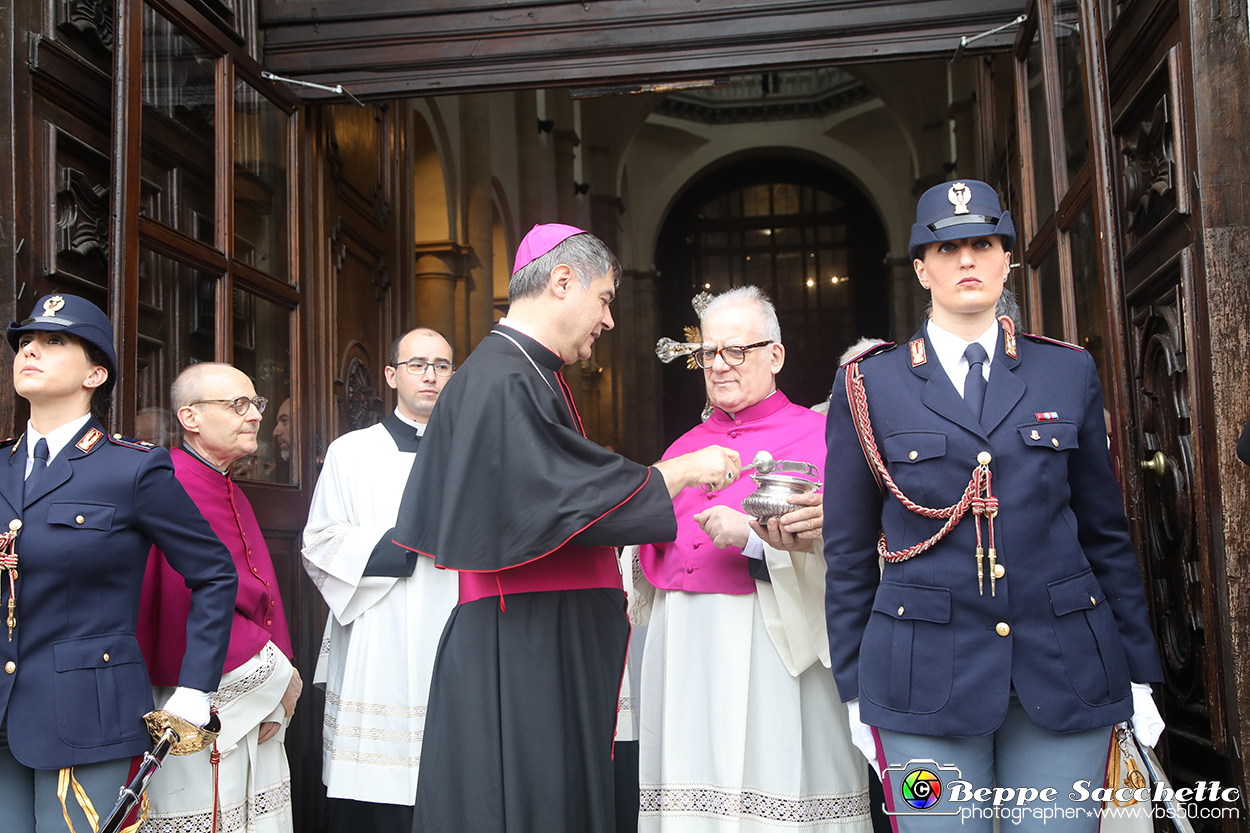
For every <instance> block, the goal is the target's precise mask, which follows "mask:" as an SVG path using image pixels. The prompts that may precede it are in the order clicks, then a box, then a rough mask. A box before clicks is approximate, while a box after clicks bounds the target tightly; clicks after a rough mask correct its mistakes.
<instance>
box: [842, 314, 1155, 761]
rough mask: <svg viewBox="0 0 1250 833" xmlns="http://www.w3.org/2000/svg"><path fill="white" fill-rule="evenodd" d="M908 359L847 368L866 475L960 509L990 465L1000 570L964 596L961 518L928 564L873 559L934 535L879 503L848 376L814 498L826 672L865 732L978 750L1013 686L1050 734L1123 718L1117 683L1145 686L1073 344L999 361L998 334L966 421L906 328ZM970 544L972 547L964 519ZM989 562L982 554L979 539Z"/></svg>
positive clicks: (1093, 391) (1130, 592)
mask: <svg viewBox="0 0 1250 833" xmlns="http://www.w3.org/2000/svg"><path fill="white" fill-rule="evenodd" d="M915 339H918V340H921V342H922V343H923V355H924V357H925V360H924V361H923V362H917V363H915V364H914V365H913V354H914V353H918V352H920V351H919V350H916V351H913V350H911V349H908V347H906V346H905V347H903V348H901V349H886V350H883V351H881V352H878V353H876V354H873V355H870V356H868V357H867V358H865V359H863V360H862V363H861V365H860V367H861V370H862V372H863V377H864V380H865V388H866V391H867V399H868V405H869V409H870V414H871V421H872V428H873V434H874V437H875V439H876V443H877V446H878V448H879V449H880V451H881V455H882V459H883V460H884V461H885V464H886V467H887V469H888V470H889V472H890V474H891V475H892V476H893V478H894V480H895V482H896V483H897V485H898V486H899V488H900V489H901V491H902V492H903V494H905V495H907V496H908V497H909V498H910V499H911V500H912V501H914V502H915V503H917V504H919V505H921V506H925V507H930V508H945V507H947V506H950V505H952V504H954V503H956V502H958V501H959V499H960V497H961V496H962V495H963V493H964V490H965V488H966V487H967V485H968V481H969V479H970V478H971V476H972V472H973V469H974V468H975V467H976V465H977V456H978V455H979V454H980V453H981V452H986V451H988V452H989V453H990V454H991V456H992V461H991V463H990V470H991V473H992V482H993V494H994V496H995V497H997V498H998V500H999V514H998V517H997V519H996V521H995V534H996V544H997V556H998V564H999V565H1001V566H1002V568H1003V575H1002V577H1001V578H998V579H997V580H996V582H995V592H994V593H993V594H991V588H990V579H989V575H988V573H989V565H988V559H987V561H986V577H985V581H984V594H982V593H980V592H979V591H978V583H977V565H976V557H975V550H976V532H975V521H974V519H973V515H972V513H971V512H969V513H968V514H967V515H966V516H965V518H964V519H963V520H962V521H961V522H960V523H959V524H958V525H957V526H956V527H955V528H954V530H952V531H951V533H950V534H949V535H948V536H947V537H946V538H944V539H943V540H942V541H940V542H939V543H937V544H936V545H935V546H934V547H933V548H932V549H930V550H929V551H927V552H924V553H922V554H920V555H918V556H915V557H914V558H912V559H910V560H908V561H904V562H900V563H888V564H886V565H885V568H884V573H883V574H880V575H879V573H878V559H877V551H876V545H877V537H878V531H879V530H880V529H882V528H884V530H885V533H886V538H887V545H888V548H889V550H890V551H891V552H894V551H898V550H902V549H904V548H907V547H910V546H912V545H914V544H917V543H919V542H922V541H924V540H926V539H927V538H928V537H929V536H931V535H932V534H933V533H934V532H936V531H937V530H938V529H939V528H941V526H942V524H943V523H944V522H943V521H941V520H930V519H927V518H924V517H922V516H920V515H918V514H915V513H913V512H912V511H911V510H909V509H908V508H906V507H905V506H903V505H902V504H901V503H900V502H899V500H898V499H897V498H895V497H894V495H893V494H891V493H890V492H889V491H888V490H887V491H886V492H885V493H884V494H883V493H882V491H881V490H880V489H879V488H878V486H877V482H876V480H875V479H874V476H873V474H872V472H871V471H870V469H869V466H868V463H867V461H866V459H865V453H864V451H863V450H862V448H861V446H860V441H859V439H858V437H857V435H856V432H855V426H854V424H853V422H852V420H851V416H850V409H849V406H848V403H847V390H846V368H845V367H844V368H842V369H841V370H839V371H838V374H837V379H836V381H835V383H834V388H833V397H832V401H831V405H830V408H829V419H828V428H827V431H828V445H829V456H828V460H827V462H826V468H825V473H826V486H825V504H824V507H825V526H824V534H825V558H826V560H827V562H828V573H827V594H826V613H827V623H828V628H829V646H830V653H831V655H832V659H833V672H834V675H835V677H836V679H837V683H838V690H839V691H840V692H841V694H842V697H843V699H844V700H850V699H852V698H855V697H858V698H859V702H860V717H861V719H862V720H863V722H864V723H866V724H868V725H870V726H878V727H882V728H886V729H891V730H894V731H898V732H907V733H911V734H918V735H938V736H945V737H979V736H982V735H986V734H989V733H991V732H993V731H994V730H995V729H997V728H998V726H999V725H1000V724H1001V723H1002V720H1003V717H1004V715H1005V714H1006V711H1007V702H1008V697H1009V694H1010V692H1011V688H1012V685H1013V684H1014V686H1015V688H1016V691H1017V693H1018V695H1019V698H1020V702H1021V703H1022V704H1023V706H1024V708H1025V710H1026V711H1027V712H1028V714H1029V716H1030V717H1031V718H1032V719H1033V722H1034V723H1035V724H1036V725H1037V726H1039V727H1041V728H1042V729H1046V730H1048V731H1051V732H1075V731H1080V730H1084V729H1092V728H1096V727H1100V726H1109V725H1111V724H1113V723H1117V722H1119V721H1124V720H1128V719H1129V717H1130V716H1131V715H1132V698H1131V697H1130V690H1129V683H1130V681H1134V682H1143V683H1146V682H1154V681H1158V680H1161V679H1162V668H1161V666H1160V664H1159V659H1158V654H1157V650H1156V647H1155V641H1154V637H1153V635H1152V634H1151V630H1150V625H1149V621H1148V617H1147V609H1146V600H1145V595H1144V592H1143V588H1142V579H1141V574H1140V571H1139V568H1138V564H1137V556H1136V553H1135V552H1134V549H1133V545H1132V542H1131V540H1130V537H1129V530H1128V522H1127V520H1126V518H1125V515H1124V509H1123V499H1122V497H1121V493H1120V489H1119V486H1118V484H1117V483H1116V480H1115V477H1114V475H1113V474H1112V468H1111V457H1110V454H1109V452H1108V450H1107V434H1106V428H1105V423H1104V420H1103V398H1102V388H1101V386H1100V384H1099V381H1098V375H1097V373H1096V371H1095V368H1094V362H1093V359H1092V358H1091V357H1090V356H1089V354H1088V353H1086V352H1085V351H1084V350H1081V349H1079V348H1075V347H1070V346H1067V345H1061V344H1058V343H1053V342H1048V341H1046V340H1045V339H1039V338H1034V337H1031V336H1024V337H1021V338H1019V339H1018V340H1017V342H1016V343H1017V347H1016V350H1017V357H1016V358H1013V357H1011V356H1010V355H1008V354H1007V352H1006V349H1005V348H1006V338H1005V336H1004V334H1003V333H1002V332H1000V333H999V339H998V347H997V351H996V355H995V357H994V361H993V362H992V363H991V365H990V367H991V372H990V378H989V383H988V386H987V389H986V395H985V404H984V410H983V413H982V419H981V420H980V421H978V420H977V419H976V418H975V417H974V416H973V415H972V411H971V410H970V409H969V407H968V405H967V404H966V403H965V402H964V400H963V398H962V396H961V395H960V394H959V392H957V391H956V390H955V387H954V385H953V384H951V380H950V377H949V376H948V375H947V373H946V371H945V370H944V369H943V368H942V365H941V363H940V362H939V361H938V358H937V353H936V352H935V351H934V349H933V345H932V344H931V343H929V341H928V339H927V338H926V337H925V334H924V329H923V328H922V329H921V332H919V333H917V334H916V336H915ZM982 529H983V534H984V533H986V532H988V529H987V527H985V522H984V520H983V521H982ZM986 547H987V548H988V542H986Z"/></svg>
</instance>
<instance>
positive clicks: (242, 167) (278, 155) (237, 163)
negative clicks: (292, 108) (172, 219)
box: [234, 81, 291, 281]
mask: <svg viewBox="0 0 1250 833" xmlns="http://www.w3.org/2000/svg"><path fill="white" fill-rule="evenodd" d="M290 123H291V119H290V117H289V116H287V114H286V113H285V112H283V111H282V110H281V109H280V108H278V107H277V106H276V105H275V104H274V103H273V102H271V101H270V100H269V99H267V98H265V97H264V96H263V95H261V94H260V93H259V92H257V91H256V89H255V88H253V87H252V86H250V85H249V84H247V83H246V82H245V81H238V82H236V83H235V86H234V257H235V259H236V260H240V261H242V262H244V263H246V264H247V265H249V266H252V267H254V268H256V269H259V270H260V271H261V272H264V273H265V274H267V275H272V276H273V277H275V278H278V279H280V280H287V281H289V280H290V277H291V276H290V274H289V272H290V269H289V266H288V258H287V245H288V240H289V236H288V227H289V220H288V218H289V212H288V210H287V131H288V130H289V125H290Z"/></svg>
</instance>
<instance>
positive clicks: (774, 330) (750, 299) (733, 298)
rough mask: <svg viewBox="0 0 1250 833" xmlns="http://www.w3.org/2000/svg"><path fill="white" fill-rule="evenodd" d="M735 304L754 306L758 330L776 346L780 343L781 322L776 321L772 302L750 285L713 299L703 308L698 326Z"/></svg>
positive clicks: (761, 291) (759, 290)
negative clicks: (757, 319)
mask: <svg viewBox="0 0 1250 833" xmlns="http://www.w3.org/2000/svg"><path fill="white" fill-rule="evenodd" d="M737 304H754V305H755V307H756V309H757V310H759V314H760V330H761V331H762V334H763V335H764V337H765V338H769V339H772V340H773V341H774V342H776V343H777V344H780V343H781V322H779V321H778V320H777V308H776V307H774V306H773V302H772V301H770V300H768V296H767V295H765V294H764V290H762V289H760V288H759V287H758V286H752V285H751V284H746V285H745V286H739V287H736V288H734V289H731V290H729V291H728V292H722V293H721V294H719V295H717V296H716V297H715V298H713V299H712V302H711V303H710V304H708V305H707V307H706V308H704V310H703V314H702V315H700V316H699V326H700V327H702V326H703V322H704V321H706V320H707V317H708V316H709V315H711V314H712V313H713V312H715V311H716V310H718V309H720V308H721V307H729V306H735V305H737Z"/></svg>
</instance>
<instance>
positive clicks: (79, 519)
mask: <svg viewBox="0 0 1250 833" xmlns="http://www.w3.org/2000/svg"><path fill="white" fill-rule="evenodd" d="M86 520H87V519H86V518H84V517H83V516H82V515H79V516H78V517H77V518H74V523H76V524H82V523H83V522H84V521H86Z"/></svg>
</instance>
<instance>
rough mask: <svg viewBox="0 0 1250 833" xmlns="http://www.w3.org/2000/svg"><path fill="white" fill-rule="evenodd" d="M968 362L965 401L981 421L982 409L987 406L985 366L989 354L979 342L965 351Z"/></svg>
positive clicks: (972, 344) (973, 343)
mask: <svg viewBox="0 0 1250 833" xmlns="http://www.w3.org/2000/svg"><path fill="white" fill-rule="evenodd" d="M964 358H965V359H967V360H968V377H967V378H966V379H964V401H965V402H967V403H968V407H969V408H971V409H972V415H973V416H975V417H976V418H977V421H978V422H980V421H981V408H982V407H983V406H984V405H985V373H984V370H983V368H984V366H985V362H986V360H987V359H988V358H989V354H988V353H986V352H985V348H984V347H982V346H981V345H980V343H978V342H975V341H974V342H972V343H971V344H969V345H968V349H967V350H965V351H964Z"/></svg>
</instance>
